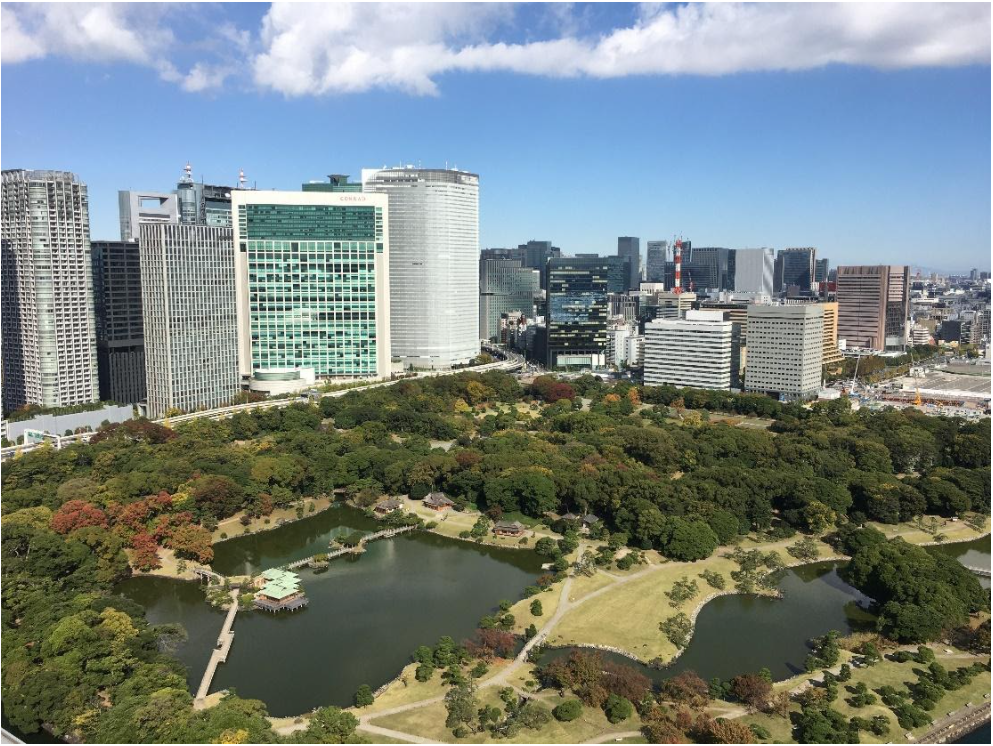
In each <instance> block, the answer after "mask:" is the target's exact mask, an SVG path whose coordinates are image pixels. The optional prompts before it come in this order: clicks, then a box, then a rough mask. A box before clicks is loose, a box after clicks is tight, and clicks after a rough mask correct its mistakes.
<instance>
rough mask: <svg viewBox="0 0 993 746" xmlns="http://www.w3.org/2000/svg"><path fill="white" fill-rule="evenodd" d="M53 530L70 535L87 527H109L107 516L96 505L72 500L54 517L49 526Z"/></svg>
mask: <svg viewBox="0 0 993 746" xmlns="http://www.w3.org/2000/svg"><path fill="white" fill-rule="evenodd" d="M49 525H51V527H52V530H53V531H55V532H57V533H60V534H68V533H69V532H70V531H75V530H76V529H77V528H85V527H87V526H100V527H103V528H106V527H107V514H106V513H104V512H103V511H102V510H100V508H98V507H97V506H96V505H93V504H91V503H88V502H86V501H85V500H70V501H69V502H67V503H64V504H63V505H62V507H61V508H59V509H58V511H57V512H56V513H55V515H53V516H52V520H51V523H50V524H49Z"/></svg>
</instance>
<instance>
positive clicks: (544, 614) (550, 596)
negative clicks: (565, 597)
mask: <svg viewBox="0 0 993 746" xmlns="http://www.w3.org/2000/svg"><path fill="white" fill-rule="evenodd" d="M561 597H562V584H561V583H556V584H554V585H552V586H550V587H549V588H548V590H545V591H542V592H541V593H539V594H538V595H536V596H532V597H531V598H525V599H522V600H520V601H518V602H517V603H516V604H514V605H513V606H511V607H510V613H511V614H513V615H514V632H516V633H517V634H524V630H526V629H527V628H528V627H529V626H530V625H532V624H533V625H534V626H535V627H537V628H538V629H539V630H540V629H541V628H542V626H544V624H545V622H547V621H548V620H549V619H551V617H552V615H553V614H554V613H555V610H556V609H557V608H558V607H559V599H560V598H561ZM535 599H538V600H539V601H541V616H535V615H534V614H532V613H531V602H532V601H534V600H535Z"/></svg>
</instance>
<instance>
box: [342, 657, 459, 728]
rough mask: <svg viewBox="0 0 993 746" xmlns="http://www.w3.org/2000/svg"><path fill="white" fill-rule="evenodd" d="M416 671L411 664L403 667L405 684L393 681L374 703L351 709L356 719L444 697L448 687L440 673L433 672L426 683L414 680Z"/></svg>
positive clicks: (402, 674)
mask: <svg viewBox="0 0 993 746" xmlns="http://www.w3.org/2000/svg"><path fill="white" fill-rule="evenodd" d="M416 669H417V664H416V663H411V664H409V665H407V666H405V667H404V669H403V671H402V673H401V677H406V679H407V684H406V685H404V683H403V681H394V682H393V683H391V684H390V685H389V686H388V687H387V688H386V691H385V692H383V693H382V694H380V695H379V696H378V697H376V699H375V701H374V702H373V703H372V704H371V705H369V706H368V707H362V708H352V712H353V713H355V715H356V717H358V716H359V715H369V714H371V713H374V712H381V711H383V710H389V709H391V708H393V707H399V706H400V705H407V704H410V703H411V702H419V701H421V700H422V699H431V698H432V697H441V696H444V694H445V692H447V691H448V685H447V684H445V683H444V682H443V681H442V680H441V671H437V670H436V671H435V672H434V676H432V677H431V678H430V679H428V680H427V681H418V680H417V679H416V678H414V671H415V670H416Z"/></svg>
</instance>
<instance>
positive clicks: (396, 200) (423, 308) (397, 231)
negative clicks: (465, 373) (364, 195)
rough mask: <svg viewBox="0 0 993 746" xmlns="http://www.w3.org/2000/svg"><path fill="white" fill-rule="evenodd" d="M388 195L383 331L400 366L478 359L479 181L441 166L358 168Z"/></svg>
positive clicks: (369, 187)
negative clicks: (387, 325)
mask: <svg viewBox="0 0 993 746" xmlns="http://www.w3.org/2000/svg"><path fill="white" fill-rule="evenodd" d="M362 189H363V191H366V192H379V193H382V194H388V195H389V215H390V221H389V240H390V319H391V323H390V330H391V336H392V348H393V357H394V358H399V359H400V361H401V362H402V363H403V366H404V367H405V368H408V367H411V366H413V367H415V368H450V367H451V366H453V365H461V364H465V363H468V362H469V361H470V360H472V358H474V357H475V356H476V355H478V354H479V328H478V326H479V176H478V175H477V174H471V173H468V172H466V171H457V170H454V169H441V168H413V167H406V168H403V167H397V168H384V169H363V170H362Z"/></svg>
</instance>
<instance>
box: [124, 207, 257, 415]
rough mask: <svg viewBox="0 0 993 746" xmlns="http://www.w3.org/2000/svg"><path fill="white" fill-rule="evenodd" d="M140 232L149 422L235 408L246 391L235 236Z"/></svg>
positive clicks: (160, 229)
mask: <svg viewBox="0 0 993 746" xmlns="http://www.w3.org/2000/svg"><path fill="white" fill-rule="evenodd" d="M140 230H141V235H140V239H139V244H140V252H141V297H142V317H143V326H144V333H145V381H146V388H147V392H146V394H147V402H148V416H149V417H161V416H163V415H165V414H166V413H167V412H169V411H170V410H181V411H183V412H191V411H195V410H197V409H207V408H211V407H218V406H222V405H224V404H227V403H229V402H230V401H231V399H232V398H233V397H234V395H235V394H237V393H238V390H239V378H238V324H237V318H236V316H237V313H236V309H237V303H236V301H235V264H234V243H233V241H232V235H231V229H230V228H217V227H210V226H200V225H177V224H170V223H142V224H141V225H140Z"/></svg>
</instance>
